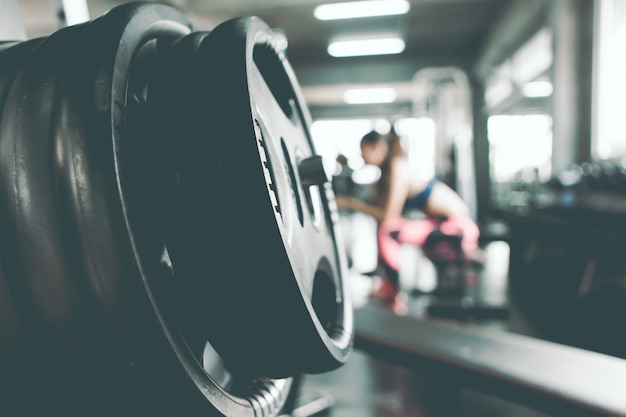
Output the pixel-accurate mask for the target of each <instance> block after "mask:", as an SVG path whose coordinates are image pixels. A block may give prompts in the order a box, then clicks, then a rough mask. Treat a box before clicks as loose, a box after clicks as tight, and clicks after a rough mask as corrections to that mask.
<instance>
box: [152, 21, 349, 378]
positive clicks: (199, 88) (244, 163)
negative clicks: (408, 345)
mask: <svg viewBox="0 0 626 417" xmlns="http://www.w3.org/2000/svg"><path fill="white" fill-rule="evenodd" d="M186 43H187V44H188V45H189V48H190V49H195V51H196V52H195V55H194V54H192V55H193V56H191V57H188V58H187V60H186V62H187V64H181V60H180V59H178V60H173V63H172V65H171V73H172V74H175V75H174V76H170V77H169V79H171V80H172V84H170V85H169V88H164V91H163V92H162V95H161V96H160V100H157V98H158V97H156V98H155V100H156V101H157V102H158V104H155V109H156V110H155V111H157V112H158V115H157V116H155V117H154V119H155V120H161V121H163V120H166V119H167V120H168V121H167V123H166V124H165V123H161V128H160V129H159V132H160V134H161V135H162V137H163V138H164V139H163V140H164V141H167V138H170V143H172V140H171V139H172V138H176V143H175V145H172V146H171V152H172V153H173V154H175V155H176V156H175V159H176V163H175V166H176V168H175V169H174V176H175V178H176V193H178V195H179V201H180V204H179V205H177V206H176V207H173V208H172V213H173V214H172V217H174V218H176V219H177V225H178V227H177V228H176V230H172V231H171V234H172V236H173V238H172V241H171V245H170V247H169V249H170V250H169V255H170V257H171V259H172V262H173V263H174V265H175V268H177V270H178V271H179V276H180V277H181V283H182V285H183V286H184V288H185V291H186V299H187V300H189V303H188V305H187V309H188V314H190V316H192V317H193V316H196V317H220V320H212V321H209V322H208V323H207V326H206V327H205V329H204V335H203V336H204V337H205V338H206V339H208V340H210V341H211V343H212V344H213V345H214V347H215V349H216V350H217V351H218V352H219V354H220V355H221V356H222V358H223V359H224V361H225V363H226V365H227V367H228V368H229V369H231V370H233V372H234V373H235V374H239V373H245V372H248V373H251V374H252V375H264V376H269V377H284V376H289V375H293V374H295V373H298V372H304V373H318V372H324V371H328V370H331V369H334V368H336V367H338V366H340V365H341V364H343V363H344V362H345V361H346V360H347V358H348V356H349V354H350V351H351V348H352V310H351V306H350V300H349V299H348V298H347V296H346V291H345V281H344V277H345V269H346V266H345V265H346V262H345V258H344V255H343V254H342V253H341V251H338V249H337V248H338V247H341V242H340V236H339V235H338V233H337V225H336V221H337V213H336V205H335V202H334V196H333V193H332V189H331V187H330V184H329V183H328V181H327V179H326V176H325V174H324V172H323V168H322V164H321V158H320V157H319V156H318V155H316V154H315V150H314V147H313V144H312V141H311V137H310V133H309V116H308V113H307V111H308V110H307V108H306V106H305V105H304V102H303V100H302V99H301V94H300V91H299V87H298V84H297V82H296V79H295V77H294V75H293V71H292V70H291V67H290V66H289V63H288V62H287V60H286V58H285V56H284V55H283V54H282V53H281V52H280V51H278V50H277V49H276V48H275V46H274V44H273V36H272V32H271V30H270V29H269V28H268V26H267V25H266V24H265V23H264V22H263V21H261V20H260V19H258V18H241V19H235V20H232V21H228V22H225V23H223V24H221V25H219V26H218V27H217V28H215V30H213V31H212V32H211V33H210V34H205V35H202V36H201V35H199V34H193V35H191V37H190V38H189V39H188V40H186ZM174 80H175V81H176V82H174ZM171 120H176V123H170V121H171ZM168 126H169V127H170V128H169V129H168Z"/></svg>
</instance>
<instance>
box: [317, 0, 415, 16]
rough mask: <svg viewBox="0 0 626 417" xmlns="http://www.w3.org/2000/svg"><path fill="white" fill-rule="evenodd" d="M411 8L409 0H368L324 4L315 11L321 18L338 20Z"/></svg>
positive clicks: (386, 13)
mask: <svg viewBox="0 0 626 417" xmlns="http://www.w3.org/2000/svg"><path fill="white" fill-rule="evenodd" d="M410 8H411V6H410V5H409V2H408V1H407V0H368V1H350V2H344V3H331V4H322V5H320V6H317V7H316V8H315V11H314V12H313V13H314V15H315V17H316V18H318V19H319V20H336V19H352V18H356V17H373V16H389V15H397V14H405V13H407V12H408V11H409V9H410Z"/></svg>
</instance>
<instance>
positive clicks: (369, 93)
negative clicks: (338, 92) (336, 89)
mask: <svg viewBox="0 0 626 417" xmlns="http://www.w3.org/2000/svg"><path fill="white" fill-rule="evenodd" d="M397 97H398V93H397V92H396V90H394V89H393V88H388V87H383V88H354V89H350V90H346V91H345V92H344V93H343V100H344V101H345V102H346V103H348V104H372V103H393V102H394V101H395V100H396V98H397Z"/></svg>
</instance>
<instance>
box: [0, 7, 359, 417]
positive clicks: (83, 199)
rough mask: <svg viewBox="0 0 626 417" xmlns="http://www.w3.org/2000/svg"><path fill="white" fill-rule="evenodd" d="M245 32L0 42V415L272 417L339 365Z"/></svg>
mask: <svg viewBox="0 0 626 417" xmlns="http://www.w3.org/2000/svg"><path fill="white" fill-rule="evenodd" d="M309 124H310V121H309V115H308V110H307V108H306V105H305V103H304V102H303V100H302V97H301V93H300V90H299V87H298V84H297V82H296V79H295V77H294V74H293V71H292V69H291V67H290V66H289V64H288V62H287V60H286V58H285V56H284V54H283V53H282V52H281V51H280V50H279V49H277V48H276V47H275V44H274V40H273V35H272V31H271V30H270V29H269V28H268V26H267V25H266V24H265V23H264V22H262V21H261V20H260V19H258V18H255V17H244V18H239V19H234V20H231V21H227V22H224V23H222V24H221V25H219V26H218V27H216V28H215V29H214V30H213V31H211V32H201V31H194V29H193V27H192V25H191V24H190V23H189V21H188V20H187V18H186V17H185V16H184V15H183V14H181V13H180V12H179V11H177V10H176V9H174V8H172V7H169V6H165V5H162V4H151V3H142V4H138V3H133V4H126V5H123V6H120V7H117V8H114V9H112V10H110V11H109V12H108V13H106V14H104V15H102V16H100V17H98V18H96V19H94V20H93V21H90V22H88V23H85V24H81V25H77V26H72V27H67V28H64V29H61V30H59V31H57V32H55V33H53V34H52V35H50V36H48V37H46V38H40V39H32V40H28V41H23V42H5V43H1V44H0V409H1V410H2V412H1V413H0V414H2V415H3V416H6V417H15V416H29V417H30V416H38V417H39V416H42V415H63V416H81V417H85V416H89V417H100V416H102V417H105V416H106V417H111V416H116V417H123V416H133V417H143V416H155V417H158V416H171V417H177V416H180V417H194V416H211V415H226V416H273V415H276V414H278V413H279V412H280V411H281V409H282V408H283V407H284V403H285V401H286V399H287V396H288V395H289V394H290V391H291V388H292V386H295V384H293V383H292V382H293V379H294V377H296V376H298V375H301V374H307V373H320V372H326V371H329V370H331V369H334V368H336V367H338V366H340V365H341V364H343V363H345V361H346V360H347V359H348V357H349V354H350V351H351V349H352V338H353V329H352V310H351V306H350V302H349V297H348V294H347V293H346V286H345V283H344V277H345V275H346V273H345V269H346V262H345V257H344V254H343V253H342V252H341V251H340V250H339V249H338V248H341V247H342V245H341V241H340V239H341V237H340V236H339V235H338V228H337V213H336V205H335V201H334V195H333V193H332V189H331V186H330V183H329V182H328V179H327V177H326V175H325V173H324V169H323V166H322V161H321V157H320V156H319V155H317V154H316V153H315V149H314V147H313V144H312V140H311V136H310V132H309Z"/></svg>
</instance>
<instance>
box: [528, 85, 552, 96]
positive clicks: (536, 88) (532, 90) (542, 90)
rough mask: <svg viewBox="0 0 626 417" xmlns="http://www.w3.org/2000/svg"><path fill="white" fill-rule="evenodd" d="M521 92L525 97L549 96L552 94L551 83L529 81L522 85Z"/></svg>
mask: <svg viewBox="0 0 626 417" xmlns="http://www.w3.org/2000/svg"><path fill="white" fill-rule="evenodd" d="M522 94H524V96H525V97H549V96H550V95H552V83H551V82H550V81H530V82H527V83H526V84H524V85H523V86H522Z"/></svg>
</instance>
